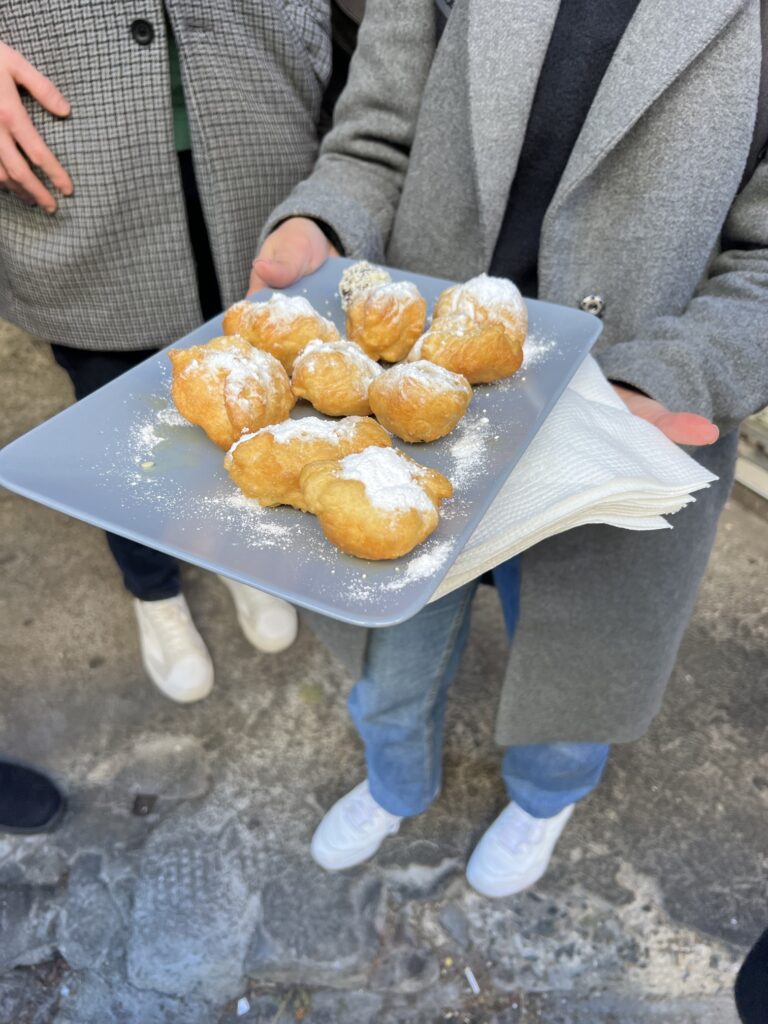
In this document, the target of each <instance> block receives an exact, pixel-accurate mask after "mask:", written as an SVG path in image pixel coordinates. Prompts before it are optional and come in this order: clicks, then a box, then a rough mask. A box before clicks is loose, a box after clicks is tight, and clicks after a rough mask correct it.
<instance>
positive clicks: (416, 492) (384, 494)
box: [339, 448, 435, 513]
mask: <svg viewBox="0 0 768 1024" xmlns="http://www.w3.org/2000/svg"><path fill="white" fill-rule="evenodd" d="M339 476H340V477H341V478H342V480H359V481H360V482H361V483H362V485H363V487H365V494H366V497H367V498H368V500H369V501H370V503H371V504H372V505H373V506H374V507H375V508H378V509H382V510H383V511H386V512H403V511H407V510H408V509H416V510H417V511H420V512H427V513H429V512H432V511H434V508H435V506H434V504H433V502H432V499H431V498H430V497H429V495H428V494H427V493H426V491H425V490H424V489H423V487H421V486H420V484H419V477H421V476H423V470H422V469H421V467H420V466H417V465H416V464H415V463H413V462H410V461H409V460H408V459H406V458H405V457H404V456H402V455H400V454H399V453H398V452H397V451H395V449H394V448H366V449H365V450H364V451H362V452H358V453H357V454H355V455H347V456H346V458H344V459H342V460H341V470H340V472H339Z"/></svg>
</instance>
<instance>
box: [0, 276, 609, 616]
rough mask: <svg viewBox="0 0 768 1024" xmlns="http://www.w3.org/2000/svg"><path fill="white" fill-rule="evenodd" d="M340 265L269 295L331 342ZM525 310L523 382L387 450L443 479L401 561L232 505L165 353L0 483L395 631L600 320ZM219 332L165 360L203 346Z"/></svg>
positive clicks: (439, 284)
mask: <svg viewBox="0 0 768 1024" xmlns="http://www.w3.org/2000/svg"><path fill="white" fill-rule="evenodd" d="M351 262H353V261H351V260H346V259H342V258H336V259H331V260H328V262H327V263H326V264H325V265H324V266H323V267H321V268H320V270H318V271H317V272H316V273H314V274H312V275H311V276H310V277H306V278H304V279H302V280H301V281H299V282H298V283H297V284H296V285H293V286H292V287H289V288H286V289H284V291H285V292H286V293H287V294H290V295H304V296H306V298H307V299H309V301H310V302H311V303H312V305H313V306H314V307H315V308H316V309H317V310H318V311H319V312H321V313H322V314H323V315H325V316H327V317H329V318H330V319H332V320H334V321H335V323H336V324H337V325H338V326H339V328H340V330H341V331H342V333H343V332H344V314H343V312H342V309H341V305H340V302H339V297H338V292H337V288H338V283H339V279H340V277H341V274H342V273H343V271H344V270H345V269H346V267H347V266H349V264H350V263H351ZM391 274H392V277H393V278H394V279H395V280H410V281H413V282H414V283H415V284H416V285H417V286H418V288H419V290H420V291H421V293H422V295H424V297H425V298H426V299H427V302H428V304H429V308H430V309H431V308H432V305H433V304H434V301H435V299H436V298H437V296H438V295H439V294H440V292H442V291H443V289H445V288H447V287H448V286H449V285H450V284H451V283H452V282H450V281H444V280H440V279H437V278H433V277H425V276H423V275H421V274H411V273H405V272H402V271H398V270H391ZM269 294H270V293H269V292H265V293H263V294H262V295H260V296H258V297H259V298H266V297H267V296H268V295H269ZM527 305H528V314H529V323H530V326H529V337H528V341H527V343H526V358H525V362H524V364H523V367H522V369H521V370H520V371H519V372H518V373H517V374H516V375H515V376H514V377H512V378H510V379H509V380H507V381H501V382H498V383H497V384H491V385H484V386H479V387H476V388H475V395H474V398H473V400H472V403H471V405H470V407H469V410H468V411H467V414H466V416H465V417H464V419H463V420H462V421H461V423H460V424H459V426H458V427H457V428H456V430H454V431H453V432H452V433H451V434H449V435H448V437H445V438H442V439H441V440H439V441H435V442H433V443H431V444H426V445H409V444H405V443H402V442H399V441H398V440H397V439H395V443H396V445H397V447H398V448H400V449H401V450H403V451H405V452H407V454H408V455H410V456H411V457H412V458H414V459H416V460H417V461H419V462H421V463H423V464H425V465H428V466H432V467H434V468H435V469H438V470H440V471H441V472H442V473H444V474H445V475H446V476H447V477H448V478H449V479H450V480H451V481H452V482H453V484H454V491H455V493H454V497H453V498H452V499H451V500H450V501H448V502H445V503H444V504H443V506H442V509H441V520H440V525H439V526H438V528H437V530H436V531H435V533H434V534H432V536H431V537H430V538H429V539H428V540H427V541H425V543H424V544H422V545H420V546H419V547H418V548H416V549H415V551H413V552H411V554H410V555H407V556H406V557H404V558H400V559H397V560H395V561H391V562H367V561H361V560H359V559H355V558H351V557H349V556H347V555H344V554H342V553H341V552H340V551H338V550H337V549H336V548H335V547H333V545H332V544H331V543H330V542H329V541H327V540H326V539H325V537H324V536H323V533H322V531H321V529H320V526H319V524H318V522H317V520H316V519H315V518H314V517H313V516H311V515H308V514H305V513H302V512H298V511H296V510H295V509H291V508H277V509H262V508H261V507H260V506H259V505H258V504H257V503H255V502H253V501H250V500H248V499H246V498H244V497H243V496H242V495H241V493H240V492H239V491H238V489H237V488H236V487H235V485H234V483H232V481H231V480H230V478H229V475H228V474H227V472H226V470H225V469H224V466H223V454H224V453H223V452H222V451H221V449H219V448H217V447H216V446H215V445H214V444H213V443H212V442H211V441H209V440H208V439H207V437H206V436H205V434H204V433H203V431H202V430H200V429H199V428H197V427H193V426H191V425H190V424H188V423H186V422H185V421H184V420H182V419H181V417H180V416H179V415H178V413H177V412H176V410H175V408H174V406H173V403H172V401H171V397H170V381H171V373H170V363H169V360H168V357H167V355H166V352H167V351H168V350H167V349H163V350H162V351H160V352H158V353H157V354H156V355H153V356H151V357H150V358H149V359H147V360H145V361H144V362H143V363H141V364H140V365H138V366H136V367H134V368H133V369H132V370H129V371H128V372H127V373H125V374H123V376H121V377H119V378H118V379H117V380H115V381H113V382H112V383H110V384H107V385H106V386H105V387H103V388H101V389H100V390H99V391H97V392H95V393H94V394H93V395H90V396H89V397H88V398H85V399H83V400H82V401H80V402H78V403H77V404H76V405H73V406H71V407H70V408H68V409H66V410H64V412H61V413H59V414H58V415H57V416H54V417H53V418H52V419H50V420H48V421H47V422H46V423H43V424H41V425H40V426H38V427H36V428H35V429H34V430H31V431H30V432H29V433H27V434H25V435H24V436H23V437H20V438H18V439H17V440H15V441H13V442H12V443H11V444H9V445H7V446H6V447H5V448H4V449H3V451H2V452H0V483H2V484H3V485H5V487H7V488H8V489H9V490H11V491H15V492H16V493H18V494H21V495H24V496H25V497H27V498H31V499H32V500H33V501H38V502H41V503H42V504H43V505H48V506H50V507H51V508H54V509H57V510H59V511H60V512H65V513H66V514H67V515H71V516H74V517H75V518H77V519H82V520H84V521H85V522H88V523H92V524H93V525H95V526H99V527H102V528H103V529H105V530H110V531H111V532H113V533H118V534H122V535H123V536H125V537H130V538H132V539H133V540H136V541H140V542H141V543H144V544H147V545H149V546H151V547H154V548H158V549H160V550H162V551H166V552H168V553H169V554H171V555H175V556H176V557H178V558H180V559H182V560H184V561H186V562H192V563H194V564H195V565H199V566H202V568H204V569H210V570H213V571H215V572H218V573H221V574H222V575H225V576H229V577H231V578H233V579H236V580H240V581H242V582H243V583H248V584H252V585H254V586H257V587H259V588H261V589H262V590H264V591H267V592H268V593H270V594H274V595H276V596H277V597H282V598H284V599H285V600H287V601H291V602H292V603H294V604H296V605H299V606H301V607H304V608H310V609H312V610H313V611H316V612H320V613H322V614H324V615H329V616H331V617H333V618H336V619H340V620H342V621H345V622H351V623H354V624H357V625H361V626H389V625H394V624H396V623H398V622H403V621H405V620H406V619H408V618H410V617H411V616H412V615H415V614H416V612H418V611H419V610H420V609H421V608H422V607H423V606H424V605H425V604H426V603H427V602H428V601H429V599H430V597H431V596H432V594H433V593H434V592H435V590H436V589H437V587H438V585H439V584H440V582H441V581H442V579H443V577H444V576H445V575H446V573H447V572H448V570H449V569H450V567H451V565H452V563H453V562H454V561H455V560H456V558H457V556H458V555H459V554H460V552H461V550H462V548H463V547H464V545H465V544H466V542H467V540H468V539H469V537H470V536H471V534H472V532H473V530H474V529H475V527H476V526H477V524H478V522H479V521H480V519H481V518H482V516H483V514H484V513H485V511H486V509H487V508H488V506H489V505H490V504H491V502H492V500H493V498H494V497H495V496H496V494H497V493H498V491H499V489H500V488H501V486H502V484H503V483H504V481H505V480H506V479H507V477H508V476H509V474H510V473H511V472H512V470H513V469H514V467H515V465H516V463H517V461H518V460H519V459H520V457H521V456H522V454H523V453H524V452H525V450H526V448H527V447H528V445H529V444H530V443H531V441H532V440H533V438H534V436H535V435H536V432H537V431H538V429H539V428H540V427H541V425H542V423H543V422H544V420H545V419H546V417H547V414H548V413H549V411H550V410H551V409H552V407H553V406H554V404H555V402H556V401H557V399H558V398H559V397H560V395H561V393H562V392H563V390H564V388H565V387H566V386H567V384H568V382H569V380H570V379H571V377H572V376H573V374H574V372H575V371H576V369H577V368H578V366H579V364H580V363H581V362H582V360H583V359H584V357H585V356H586V355H587V353H588V352H589V350H590V348H591V347H592V345H593V344H594V342H595V340H596V338H597V337H598V335H599V333H600V329H601V325H600V323H599V321H598V320H596V319H595V317H594V316H591V315H589V314H587V313H583V312H581V311H580V310H574V309H568V308H565V307H563V306H556V305H553V304H551V303H546V302H538V301H528V303H527ZM221 320H222V318H221V317H220V316H219V317H216V318H214V319H213V320H210V321H209V322H208V323H206V324H204V325H203V326H201V327H199V328H197V330H195V331H192V333H191V334H188V335H187V336H186V337H185V338H182V339H181V340H180V341H179V342H176V343H175V344H174V345H173V346H168V348H171V347H176V348H178V347H183V348H185V347H187V346H189V345H199V344H200V343H202V342H205V341H208V340H210V339H211V338H214V337H216V336H217V335H219V334H221ZM305 415H317V413H316V412H315V411H314V410H313V409H312V408H311V407H310V406H308V405H307V404H306V403H303V402H300V403H299V404H298V405H297V406H296V408H295V409H294V411H293V413H292V416H294V417H300V416H305Z"/></svg>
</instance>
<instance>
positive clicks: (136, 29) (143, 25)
mask: <svg viewBox="0 0 768 1024" xmlns="http://www.w3.org/2000/svg"><path fill="white" fill-rule="evenodd" d="M131 35H132V36H133V40H134V42H136V43H138V44H139V46H149V44H150V43H151V42H152V40H153V39H154V38H155V30H154V28H153V27H152V25H151V24H150V22H148V21H145V20H144V19H143V18H137V20H136V21H134V22H133V24H132V25H131Z"/></svg>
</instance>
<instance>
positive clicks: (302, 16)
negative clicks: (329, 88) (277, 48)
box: [273, 0, 331, 87]
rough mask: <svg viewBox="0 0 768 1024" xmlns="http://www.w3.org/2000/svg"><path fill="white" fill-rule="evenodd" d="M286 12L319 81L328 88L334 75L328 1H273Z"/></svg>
mask: <svg viewBox="0 0 768 1024" xmlns="http://www.w3.org/2000/svg"><path fill="white" fill-rule="evenodd" d="M273 2H274V3H275V5H276V6H277V7H279V8H280V9H282V11H283V12H284V13H285V17H286V20H287V22H288V23H289V27H290V28H291V29H292V30H293V32H294V34H295V36H296V38H297V40H298V42H299V43H300V44H301V47H302V49H303V50H304V52H305V54H306V56H307V57H308V58H309V62H310V65H311V67H312V70H313V71H314V73H315V75H316V77H317V80H318V82H319V83H320V85H321V86H322V87H325V85H326V83H327V81H328V78H329V76H330V74H331V9H330V2H329V0H273Z"/></svg>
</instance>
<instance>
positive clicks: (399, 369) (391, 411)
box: [368, 359, 472, 441]
mask: <svg viewBox="0 0 768 1024" xmlns="http://www.w3.org/2000/svg"><path fill="white" fill-rule="evenodd" d="M368 395H369V400H370V403H371V409H372V410H373V414H374V416H375V417H376V419H377V420H378V421H379V422H380V423H382V424H383V425H384V426H385V427H386V428H387V430H390V431H391V432H392V433H393V434H397V436H398V437H401V438H402V439H403V441H436V440H437V439H438V437H444V436H445V435H446V434H449V433H450V432H451V431H452V430H453V428H454V427H455V426H456V424H457V423H458V422H459V420H460V419H461V417H462V416H463V415H464V413H465V412H466V411H467V406H468V405H469V403H470V402H471V401H472V386H471V384H470V383H469V381H468V380H467V379H466V377H462V376H461V374H458V373H452V372H451V371H450V370H446V369H445V368H444V367H442V366H438V365H437V363H431V362H429V361H428V360H426V359H420V360H419V361H418V362H412V363H399V364H398V365H397V366H392V367H391V368H390V369H389V370H385V371H384V373H382V374H381V376H380V377H378V378H377V379H376V380H375V381H374V382H373V384H371V387H370V390H369V393H368Z"/></svg>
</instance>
